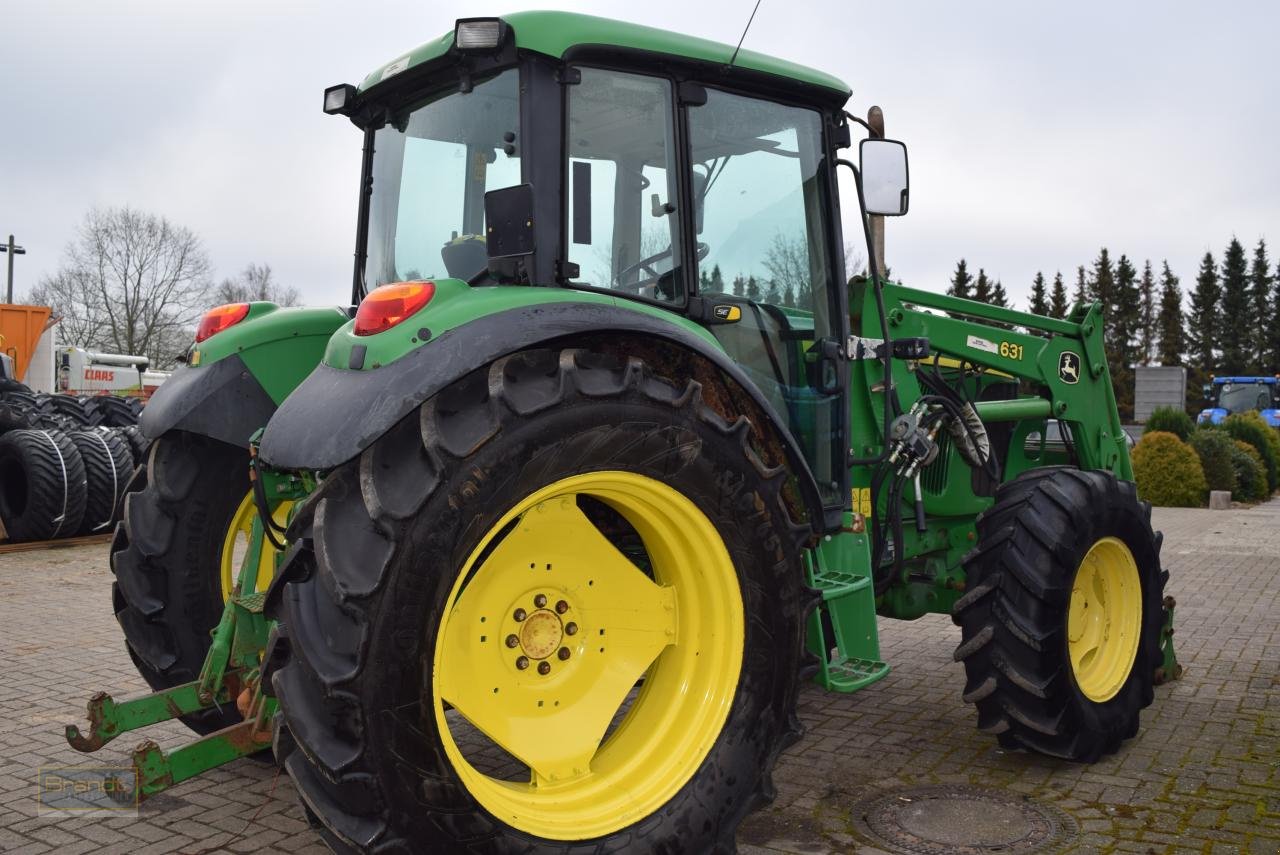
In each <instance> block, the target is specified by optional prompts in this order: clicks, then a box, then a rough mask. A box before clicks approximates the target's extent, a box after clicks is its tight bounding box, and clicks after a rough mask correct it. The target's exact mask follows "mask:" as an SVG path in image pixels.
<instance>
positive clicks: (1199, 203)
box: [0, 0, 1280, 306]
mask: <svg viewBox="0 0 1280 855" xmlns="http://www.w3.org/2000/svg"><path fill="white" fill-rule="evenodd" d="M534 5H535V6H546V5H547V4H544V3H539V4H534ZM750 5H751V0H742V2H733V3H729V2H717V1H716V0H709V2H702V3H691V2H689V0H674V2H670V1H669V0H649V2H647V3H643V4H637V3H635V2H617V0H600V2H594V3H583V2H573V1H572V0H566V2H561V3H558V4H557V7H558V8H564V9H571V10H577V11H585V12H591V13H594V14H599V15H604V16H608V17H618V18H623V19H628V20H633V21H636V22H638V23H643V24H648V25H651V26H657V27H664V28H668V29H671V30H676V31H683V32H688V33H691V34H695V35H699V36H704V37H707V38H712V39H717V40H720V41H726V42H731V43H732V42H735V41H736V40H737V38H738V36H739V34H740V33H741V28H742V26H743V25H744V24H745V22H746V19H747V16H748V14H749V12H750ZM522 7H523V4H521V3H519V2H518V0H507V2H504V3H503V4H502V5H500V6H496V7H493V8H492V9H490V8H482V7H477V6H475V5H474V4H447V3H424V2H422V0H417V2H394V1H393V0H387V2H376V0H366V2H363V3H360V4H355V3H336V2H307V3H302V2H293V3H273V2H267V0H257V2H230V0H218V2H216V3H215V2H194V0H193V1H192V2H181V3H175V2H172V0H167V2H131V3H124V2H106V0H85V2H58V0H46V2H38V3H37V2H15V0H8V2H5V3H3V4H0V9H3V17H2V18H0V21H2V24H0V240H3V239H4V236H7V235H8V233H9V232H13V233H14V234H15V235H16V236H17V240H18V243H19V244H22V245H24V246H26V248H27V251H28V254H27V255H26V256H22V257H19V258H18V259H17V270H16V280H17V291H18V292H19V293H20V294H21V293H22V292H23V291H25V290H26V289H27V288H28V287H30V286H31V285H32V284H34V282H35V281H36V280H37V279H38V278H39V277H40V276H41V275H43V274H47V273H50V272H52V271H53V270H54V269H56V267H57V265H58V262H59V260H60V257H61V255H62V251H63V248H64V246H65V245H66V243H67V241H68V240H69V239H70V238H71V237H72V235H73V233H74V229H75V227H76V225H77V223H78V222H79V221H80V220H81V219H82V218H83V216H84V214H85V212H86V211H87V210H88V209H89V208H90V207H91V206H94V205H101V206H109V205H124V204H129V205H133V206H135V207H137V208H140V209H144V210H147V211H151V212H155V213H158V214H162V215H164V216H165V217H168V218H169V219H171V220H172V221H174V222H176V223H180V224H182V225H185V226H188V227H190V228H191V229H193V230H194V231H195V232H196V233H197V234H199V235H200V236H201V237H202V238H203V240H204V243H205V246H206V248H207V249H208V251H209V253H210V256H211V258H212V260H213V263H214V266H215V269H216V271H217V273H218V275H219V276H223V275H230V274H233V273H234V272H236V271H237V270H239V269H241V268H243V267H244V266H245V265H246V264H247V263H249V262H256V263H268V264H270V265H271V266H272V267H273V268H274V269H275V271H276V274H277V276H278V278H279V279H280V280H281V281H282V282H283V283H284V284H287V285H292V286H296V287H297V288H299V289H300V290H301V292H302V293H303V295H304V297H305V299H306V300H307V301H308V302H313V303H328V302H333V303H337V302H342V301H344V300H345V299H346V294H347V291H348V288H349V282H350V269H351V251H352V246H353V241H354V229H355V211H356V206H355V203H356V189H357V187H356V185H357V178H358V174H359V158H360V135H359V132H358V131H357V130H356V129H355V128H354V127H353V126H352V125H351V124H350V123H349V122H347V121H346V120H345V119H341V118H337V117H329V116H325V115H324V114H323V113H322V112H321V110H320V102H321V92H322V90H323V89H324V88H325V87H326V86H328V85H330V84H333V83H339V82H352V83H357V82H359V81H360V79H362V78H363V77H364V75H365V74H366V73H367V72H369V71H371V70H372V69H374V68H375V67H379V66H381V65H384V64H386V63H387V62H389V61H391V60H393V59H395V58H397V57H398V56H400V55H402V54H403V53H405V52H406V51H407V50H408V49H409V48H411V47H414V46H416V45H417V44H419V43H421V42H424V41H427V40H429V39H433V38H435V37H436V36H438V35H439V34H440V33H441V32H444V31H445V30H448V29H450V28H451V27H452V25H453V19H454V18H455V17H457V16H458V15H460V14H465V15H477V14H502V13H504V12H506V11H511V10H515V9H517V8H522ZM1277 44H1280V4H1276V3H1274V2H1248V3H1246V2H1234V3H1233V2H1227V3H1217V4H1208V3H1170V2H1116V1H1115V0H1109V2H1071V3H1056V4H1042V3H1025V2H1013V0H1009V2H982V0H970V1H969V2H964V3H957V2H930V3H912V2H900V3H896V2H881V3H877V4H869V3H859V2H852V0H846V2H838V3H837V2H822V3H805V2H795V0H788V2H782V0H763V2H762V4H761V7H760V11H759V13H758V15H757V16H756V21H755V23H754V25H753V26H752V29H751V32H750V33H749V34H748V36H747V41H746V46H748V47H750V48H753V49H755V50H758V51H762V52H765V53H772V54H775V55H777V56H781V57H785V58H787V59H792V60H796V61H800V62H804V63H807V64H809V65H813V66H816V67H819V68H821V69H823V70H826V71H830V72H832V73H834V74H836V75H838V76H840V77H842V78H843V79H844V80H845V81H846V82H848V83H849V85H850V86H851V87H852V89H853V97H852V99H851V100H850V102H849V107H850V110H851V111H852V112H855V113H858V114H865V112H866V109H867V107H868V106H870V105H872V104H879V105H881V106H882V107H883V108H884V111H885V115H886V124H887V126H888V132H889V136H892V137H897V138H900V139H902V140H904V141H906V143H907V144H908V146H909V148H910V152H911V183H912V193H911V213H910V214H909V215H908V216H906V217H905V218H902V219H899V220H892V221H890V223H889V230H888V251H887V253H886V254H887V256H888V260H889V263H890V265H891V266H892V267H893V269H894V271H895V273H897V274H899V275H901V277H902V278H903V279H904V280H905V281H906V282H907V283H908V284H910V285H913V286H916V287H922V288H929V289H942V288H944V287H945V285H946V280H947V278H948V276H949V273H950V271H951V269H952V268H953V267H954V265H955V261H956V259H957V258H959V257H961V256H964V257H966V258H967V259H968V260H969V263H970V266H971V268H973V269H975V270H976V268H978V267H984V268H985V269H986V270H987V271H988V273H990V274H992V275H993V276H997V277H999V278H1000V279H1001V280H1002V281H1003V282H1004V284H1005V286H1006V287H1007V288H1008V290H1009V292H1010V295H1011V296H1012V297H1013V299H1014V300H1015V301H1016V303H1017V304H1018V305H1020V306H1025V304H1026V294H1027V290H1028V288H1029V284H1030V281H1031V278H1032V277H1033V276H1034V275H1035V272H1036V271H1037V270H1044V271H1045V272H1046V274H1049V275H1051V274H1052V272H1053V271H1055V270H1061V271H1062V272H1063V274H1064V276H1065V277H1066V278H1067V279H1068V282H1070V281H1071V280H1072V279H1073V277H1074V270H1075V267H1076V265H1078V264H1082V263H1088V262H1089V261H1091V260H1092V259H1093V258H1094V256H1095V255H1096V254H1097V250H1098V247H1099V246H1101V245H1103V244H1104V243H1105V244H1106V245H1107V246H1108V247H1109V248H1110V249H1111V250H1112V252H1113V253H1115V254H1116V255H1119V254H1120V253H1122V252H1123V253H1127V254H1128V255H1129V256H1130V257H1131V258H1133V259H1135V262H1136V263H1137V264H1139V265H1140V264H1141V261H1142V259H1145V258H1150V259H1152V260H1153V261H1154V262H1156V263H1157V265H1158V263H1159V260H1160V259H1163V258H1168V259H1169V261H1170V263H1171V264H1172V265H1173V267H1174V270H1175V272H1176V273H1178V274H1179V275H1180V276H1181V277H1182V279H1183V285H1184V288H1185V287H1187V286H1189V284H1190V281H1191V280H1192V279H1193V278H1194V275H1195V269H1196V266H1197V264H1198V262H1199V258H1200V256H1201V255H1203V253H1204V252H1205V250H1206V249H1208V250H1212V251H1213V252H1214V254H1215V256H1217V255H1218V254H1220V252H1221V250H1222V247H1223V246H1224V245H1225V244H1226V242H1227V241H1228V240H1229V239H1230V237H1231V236H1232V235H1233V234H1234V235H1236V236H1238V237H1239V238H1240V240H1242V241H1243V242H1245V243H1246V244H1247V245H1249V246H1250V247H1252V245H1253V244H1254V243H1256V242H1257V240H1258V238H1259V237H1262V236H1269V237H1270V239H1271V240H1272V241H1274V242H1275V244H1276V246H1275V250H1276V251H1277V252H1276V253H1275V254H1280V156H1277V151H1280V143H1278V142H1277V141H1278V140H1280V109H1277V107H1278V105H1280V58H1277V56H1278V54H1277V47H1276V46H1277ZM1273 257H1274V254H1273Z"/></svg>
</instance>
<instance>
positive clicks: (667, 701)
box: [432, 472, 744, 840]
mask: <svg viewBox="0 0 1280 855" xmlns="http://www.w3.org/2000/svg"><path fill="white" fill-rule="evenodd" d="M584 497H589V498H590V499H593V500H596V501H598V502H600V503H603V505H606V506H608V508H611V509H612V510H613V511H616V512H617V514H618V515H620V516H621V517H622V519H624V520H625V521H626V523H627V524H629V525H630V527H631V528H632V529H634V533H635V534H636V535H638V536H639V539H640V541H641V542H642V544H643V556H642V557H641V558H639V562H640V563H641V564H644V563H646V562H645V557H647V563H648V565H649V567H650V570H651V574H652V577H651V576H650V575H649V574H647V573H645V572H644V571H643V570H642V569H640V567H639V566H638V565H637V563H635V562H633V561H632V560H631V559H629V558H628V557H627V556H626V555H624V554H623V553H622V552H621V551H619V549H618V548H617V546H615V542H616V538H615V541H614V542H611V540H610V539H608V538H606V536H605V534H604V533H602V531H601V528H598V527H597V525H598V524H600V519H601V518H600V515H599V513H594V512H592V511H591V508H592V504H591V502H589V501H588V502H586V503H584V502H583V501H581V500H582V499H583V498H584ZM595 507H597V508H598V507H599V506H598V505H597V506H595ZM584 509H586V510H587V512H584ZM588 513H593V517H592V518H588ZM593 520H594V521H593ZM508 527H510V528H509V530H508ZM606 527H608V526H607V525H606ZM611 532H614V533H615V534H616V529H611ZM743 635H744V618H743V606H742V594H741V591H740V589H739V586H738V579H737V574H736V573H735V571H734V566H733V561H732V559H731V558H730V557H729V552H728V550H727V549H726V547H725V544H724V541H723V540H722V539H721V537H720V535H719V533H718V532H717V531H716V528H715V526H714V525H713V524H712V523H711V521H710V520H709V519H707V517H706V515H705V514H703V513H702V511H701V510H699V509H698V507H697V506H696V505H694V504H693V502H691V501H690V500H689V499H688V498H686V497H685V496H684V495H683V494H682V493H680V492H679V491H678V490H675V489H673V488H672V487H669V486H667V485H666V484H663V483H661V482H659V481H655V480H653V479H651V478H646V477H644V476H641V475H636V474H633V473H629V472H593V473H589V474H586V475H578V476H574V477H571V478H566V479H564V480H561V481H557V482H556V483H554V484H551V485H550V486H548V487H545V488H543V489H541V490H539V491H537V492H536V493H533V494H532V495H530V496H528V497H526V498H524V499H523V500H521V501H520V502H519V503H518V504H517V505H516V506H515V507H514V508H512V509H511V510H510V511H508V512H507V513H506V514H504V515H503V517H502V518H501V519H500V520H498V521H497V522H496V523H495V524H494V525H493V527H492V528H490V529H489V531H488V532H487V533H486V534H485V536H484V537H483V538H482V539H481V541H480V543H479V544H478V545H477V546H476V548H475V550H474V551H473V552H472V553H471V555H470V556H469V557H468V559H467V562H466V564H465V565H464V566H463V568H462V571H461V572H460V573H459V574H458V578H457V580H456V581H455V583H454V586H453V590H452V592H451V593H450V595H449V599H448V600H447V602H446V605H445V610H444V614H443V617H442V620H441V624H440V628H439V631H438V633H437V636H436V648H435V657H434V661H433V670H432V674H433V699H432V700H433V705H434V709H435V717H436V723H437V725H438V726H439V730H440V734H441V738H442V742H443V744H444V749H445V752H446V754H447V755H448V757H449V760H450V761H451V762H452V764H453V766H454V768H455V769H456V770H457V773H458V775H459V776H460V777H461V778H462V780H463V782H464V783H465V784H466V786H467V789H468V790H469V791H470V792H471V794H472V795H473V796H474V797H475V798H476V800H477V801H479V802H480V804H481V805H483V806H484V808H485V809H486V810H488V811H489V812H490V813H492V814H493V815H494V816H496V817H498V818H499V819H501V820H502V821H504V822H506V823H508V824H510V825H511V826H513V827H515V828H518V829H520V830H522V831H525V832H527V833H529V834H533V835H536V836H539V837H543V838H549V839H555V840H582V839H586V838H591V837H598V836H601V835H605V834H610V833H612V832H615V831H617V830H619V829H621V828H625V827H626V826H628V825H631V824H633V823H635V822H637V821H639V820H640V819H642V818H644V817H646V816H649V815H650V814H652V813H654V812H655V811H657V810H658V809H659V808H660V807H661V806H662V805H663V804H665V803H666V802H667V801H668V800H669V799H670V798H671V797H672V796H674V795H675V794H676V792H677V791H679V790H680V788H681V787H683V786H684V785H685V784H686V783H687V782H688V781H689V779H690V778H691V777H693V774H694V772H696V771H697V769H698V767H699V766H700V765H701V763H702V761H703V760H704V759H705V757H706V756H707V752H708V751H710V749H711V747H712V745H713V744H714V743H715V741H716V739H717V737H718V736H719V735H720V731H721V729H722V728H723V726H724V722H725V720H726V718H727V717H728V714H729V709H730V706H731V705H732V703H733V698H734V694H735V693H736V690H737V686H738V676H739V672H740V671H741V667H742V649H743ZM641 679H643V684H642V685H641V686H640V688H639V690H638V692H635V691H633V690H634V689H635V687H636V686H637V684H638V683H639V682H640V681H641ZM632 696H633V697H632ZM629 699H630V700H631V706H630V708H629V709H626V702H627V701H628V700H629ZM446 704H447V705H448V706H449V707H450V708H451V711H450V712H448V713H446ZM624 711H625V712H624ZM619 714H622V718H621V723H617V724H616V726H615V727H614V729H613V730H612V732H610V733H608V734H607V738H606V732H607V731H608V730H609V728H610V725H611V723H615V718H616V717H617V716H619ZM461 719H465V725H470V726H471V727H474V728H475V730H477V731H479V732H480V733H481V734H483V735H484V737H485V738H487V740H489V741H491V742H492V743H493V744H495V745H496V746H497V747H498V748H499V749H501V750H502V751H504V752H506V753H507V754H509V755H510V756H511V757H513V758H515V759H516V760H517V761H518V762H519V764H521V766H522V767H527V769H528V772H527V773H522V776H521V777H520V778H519V779H511V776H508V777H507V778H506V779H504V778H499V777H493V776H491V775H489V774H486V773H484V772H481V771H479V770H478V769H477V768H476V767H475V765H473V762H472V761H473V760H474V759H475V758H474V757H468V756H466V755H465V754H464V752H463V750H462V749H461V748H460V743H459V742H458V741H457V740H456V739H455V734H454V733H453V732H451V727H453V728H454V729H457V730H459V731H461V730H462V728H463V726H464V722H462V721H461Z"/></svg>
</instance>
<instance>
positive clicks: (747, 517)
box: [273, 351, 812, 853]
mask: <svg viewBox="0 0 1280 855" xmlns="http://www.w3.org/2000/svg"><path fill="white" fill-rule="evenodd" d="M749 428H750V425H749V422H748V421H747V419H746V418H745V417H739V418H737V419H735V420H733V421H731V422H730V421H726V420H724V419H723V418H721V417H720V416H718V415H716V413H714V412H713V411H712V410H711V409H710V408H709V407H708V406H707V405H706V404H705V403H704V402H703V400H702V397H701V387H700V386H699V384H697V383H692V382H691V383H688V384H687V385H684V386H682V387H675V386H673V385H671V384H670V383H668V382H666V381H663V380H661V379H658V378H656V377H654V376H652V375H651V373H650V372H649V370H648V369H647V368H646V367H645V366H644V365H643V364H641V363H640V362H638V361H637V360H634V359H631V360H626V361H623V362H620V363H616V362H613V361H611V360H608V359H604V358H601V357H599V356H598V355H596V354H591V353H584V352H578V351H564V352H563V353H557V352H555V351H538V352H531V353H523V354H516V355H515V356H512V357H508V358H505V359H503V360H500V361H499V362H497V363H495V364H494V365H493V366H491V367H490V368H489V369H486V370H482V371H479V372H476V373H475V374H472V375H469V376H468V377H467V378H464V379H463V380H461V381H459V382H457V383H455V384H454V385H453V386H452V387H450V388H449V389H446V390H445V391H444V392H442V393H441V394H440V395H438V396H437V397H436V398H434V399H432V400H431V401H428V402H427V403H426V404H424V405H423V407H422V408H421V410H420V412H419V413H418V414H416V415H414V416H410V417H409V418H407V419H405V420H404V421H402V422H401V423H400V424H399V425H398V426H397V427H395V428H393V429H392V430H391V431H390V432H388V433H387V434H386V435H385V436H383V437H382V438H381V439H380V440H378V441H377V442H376V443H375V444H374V445H373V446H372V447H371V448H369V449H368V450H367V451H366V452H364V454H363V455H362V456H361V457H360V458H359V459H358V460H357V461H353V462H351V463H349V464H347V465H346V466H344V467H342V468H340V469H339V470H337V471H336V472H334V473H333V474H331V475H330V476H329V477H328V478H327V479H326V481H325V482H324V484H322V486H321V487H320V489H319V491H318V492H317V493H316V495H315V496H313V499H312V501H311V502H310V503H309V504H308V506H307V507H306V508H304V509H303V510H302V511H301V512H300V514H299V520H298V521H296V522H295V528H296V529H297V533H298V534H299V535H300V536H301V537H302V541H301V542H302V543H304V544H307V543H310V544H312V545H313V549H314V553H306V552H304V553H303V554H302V555H301V556H300V559H299V560H302V561H304V562H305V567H304V573H305V578H303V579H301V580H300V581H294V582H291V583H290V584H289V585H288V586H287V587H286V589H285V592H284V597H283V609H284V614H283V622H284V625H285V626H286V627H287V628H288V632H289V638H290V641H289V653H288V654H287V657H286V661H285V663H284V665H283V666H282V667H281V668H280V670H278V671H277V672H276V673H275V675H274V677H273V685H274V688H275V691H276V693H277V694H278V696H279V698H280V700H281V709H282V711H283V713H282V718H283V721H282V722H281V732H282V733H284V732H285V731H287V733H288V736H289V737H290V738H278V739H277V744H280V745H295V744H296V746H297V750H294V751H292V753H290V754H288V755H287V756H285V757H281V758H280V759H282V760H284V761H285V763H286V766H287V768H288V770H289V772H290V775H291V776H292V777H293V779H294V781H295V783H296V784H297V786H298V787H299V790H300V792H301V794H302V797H303V800H304V803H305V804H306V805H307V807H308V809H309V810H310V811H312V812H313V813H314V814H315V815H316V816H317V817H318V818H319V819H320V820H321V821H322V822H323V823H324V826H325V828H324V829H322V833H323V834H325V836H326V839H327V840H328V841H329V842H330V843H331V845H334V846H335V847H336V848H339V849H357V850H362V851H363V850H369V849H372V848H374V847H377V848H378V849H379V850H381V849H383V848H384V847H385V848H386V849H387V850H388V851H391V850H395V851H413V852H455V851H468V852H477V853H481V852H485V853H487V852H495V853H496V852H509V851H519V852H547V853H552V852H569V851H575V852H576V851H649V852H693V851H696V852H717V851H732V850H733V849H734V832H735V831H736V828H737V826H738V824H739V823H740V822H741V820H742V818H743V817H744V816H745V815H746V813H747V812H748V811H749V810H751V809H753V808H755V807H757V806H758V805H759V804H761V803H762V802H763V801H765V800H766V799H767V798H769V797H770V796H771V794H772V785H771V784H770V782H769V772H770V770H771V769H772V767H773V765H774V762H775V761H776V759H777V755H778V753H779V751H780V750H781V747H782V746H783V744H785V742H786V741H787V740H788V739H789V738H793V737H794V736H795V735H796V734H795V733H794V727H795V724H796V720H795V718H794V715H793V708H794V704H795V697H796V692H797V690H798V674H797V672H798V669H799V664H800V659H801V655H802V650H803V628H804V619H805V616H806V614H807V611H808V609H809V608H810V607H811V605H812V604H811V603H810V597H809V595H808V594H807V593H806V589H805V588H804V587H803V586H802V584H801V582H802V571H801V568H800V566H799V560H798V550H797V549H796V543H797V539H798V537H799V535H800V533H801V532H802V531H804V530H802V529H801V527H800V526H798V525H797V524H795V523H794V522H793V521H792V520H791V518H790V516H789V513H788V511H787V510H786V505H785V504H784V502H783V500H782V496H781V489H782V485H783V481H784V477H785V473H784V471H783V470H782V469H780V468H777V469H770V468H767V467H765V466H764V465H763V464H762V463H761V462H760V460H759V458H758V457H757V456H756V454H755V452H753V451H752V449H751V446H750V443H749V440H748V434H749ZM664 592H673V593H664ZM664 597H668V598H670V601H669V602H668V601H665V600H664ZM526 600H528V602H527V603H526V602H525V601H526ZM668 606H670V608H668ZM677 616H678V617H677ZM570 619H572V620H570ZM535 620H537V621H538V624H537V625H536V626H535ZM570 623H572V624H573V625H574V626H575V627H576V629H574V630H573V631H572V632H571V631H570ZM668 631H670V634H669V635H668V634H667V633H668ZM606 651H608V653H606ZM609 654H613V655H612V657H611V656H610V655H609ZM575 669H576V670H575ZM593 669H594V670H593ZM682 669H683V670H682ZM681 675H683V676H681ZM681 680H684V681H685V682H683V683H681V682H680V681H681ZM633 686H636V687H638V688H636V689H633ZM628 697H629V698H630V701H629V705H628V701H627V700H626V699H627V698H628ZM615 714H616V715H617V716H618V718H620V720H621V723H620V724H619V723H617V721H616V720H615V722H614V724H613V729H612V730H610V731H608V733H607V735H606V731H607V730H608V727H609V725H610V719H611V717H614V716H615ZM472 725H474V727H472ZM479 734H485V735H486V736H487V738H486V737H485V736H480V735H479ZM601 736H604V739H603V740H601V739H600V737H601ZM495 758H497V759H495ZM545 790H551V792H544V791H545Z"/></svg>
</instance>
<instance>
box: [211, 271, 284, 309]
mask: <svg viewBox="0 0 1280 855" xmlns="http://www.w3.org/2000/svg"><path fill="white" fill-rule="evenodd" d="M301 296H302V295H301V294H299V293H298V289H297V288H287V287H285V286H284V285H281V284H280V283H279V282H276V281H275V278H274V277H273V276H272V273H271V265H270V264H249V265H247V266H246V267H245V269H244V270H242V271H240V273H239V274H237V276H236V277H235V278H234V279H223V280H222V282H221V284H219V285H218V287H217V288H216V289H214V292H213V298H212V299H213V302H216V303H219V304H222V303H252V302H255V301H258V300H265V301H267V302H269V303H275V304H276V305H278V306H296V305H298V301H299V300H300V299H301Z"/></svg>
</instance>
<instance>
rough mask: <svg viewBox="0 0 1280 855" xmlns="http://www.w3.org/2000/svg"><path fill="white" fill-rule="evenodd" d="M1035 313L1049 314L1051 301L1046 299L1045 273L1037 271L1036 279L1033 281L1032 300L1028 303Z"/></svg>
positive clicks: (1028, 306) (1032, 312)
mask: <svg viewBox="0 0 1280 855" xmlns="http://www.w3.org/2000/svg"><path fill="white" fill-rule="evenodd" d="M1027 308H1028V309H1030V310H1031V314H1033V315H1047V314H1049V301H1048V299H1046V295H1045V286H1044V274H1043V273H1041V272H1040V271H1039V270H1037V271H1036V278H1035V281H1034V282H1032V283H1031V302H1030V303H1028V304H1027Z"/></svg>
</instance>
